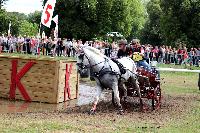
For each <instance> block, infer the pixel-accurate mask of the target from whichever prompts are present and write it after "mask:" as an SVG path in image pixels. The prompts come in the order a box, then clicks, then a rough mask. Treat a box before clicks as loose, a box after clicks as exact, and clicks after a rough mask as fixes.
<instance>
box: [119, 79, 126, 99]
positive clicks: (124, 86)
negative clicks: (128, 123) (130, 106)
mask: <svg viewBox="0 0 200 133" xmlns="http://www.w3.org/2000/svg"><path fill="white" fill-rule="evenodd" d="M119 88H120V89H122V90H123V92H124V101H125V102H127V88H126V85H125V84H124V83H123V82H122V81H121V82H119Z"/></svg>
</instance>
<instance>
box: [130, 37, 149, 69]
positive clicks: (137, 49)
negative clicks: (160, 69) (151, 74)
mask: <svg viewBox="0 0 200 133" xmlns="http://www.w3.org/2000/svg"><path fill="white" fill-rule="evenodd" d="M131 47H132V51H133V55H132V59H133V60H134V61H135V62H136V63H137V66H138V67H144V69H146V70H147V71H151V67H150V65H149V64H148V63H147V62H146V60H145V58H144V47H142V46H141V45H140V41H139V40H138V39H133V40H132V42H131Z"/></svg>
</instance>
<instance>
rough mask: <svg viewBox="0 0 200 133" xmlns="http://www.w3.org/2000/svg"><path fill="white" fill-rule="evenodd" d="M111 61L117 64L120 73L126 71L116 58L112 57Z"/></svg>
mask: <svg viewBox="0 0 200 133" xmlns="http://www.w3.org/2000/svg"><path fill="white" fill-rule="evenodd" d="M112 61H113V62H114V63H116V64H117V66H118V67H119V70H120V73H121V74H125V73H126V69H125V68H124V66H123V65H122V64H121V63H120V62H119V61H118V60H116V59H112Z"/></svg>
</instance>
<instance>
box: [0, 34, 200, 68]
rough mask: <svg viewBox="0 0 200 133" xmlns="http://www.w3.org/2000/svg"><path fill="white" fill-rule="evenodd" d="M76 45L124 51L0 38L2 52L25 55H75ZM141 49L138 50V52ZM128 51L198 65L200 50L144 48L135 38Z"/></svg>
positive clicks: (107, 49) (101, 44)
mask: <svg viewBox="0 0 200 133" xmlns="http://www.w3.org/2000/svg"><path fill="white" fill-rule="evenodd" d="M73 45H78V46H83V45H84V46H92V47H95V48H97V49H100V50H101V51H102V52H103V53H104V54H105V55H106V56H108V57H111V58H117V53H118V50H119V49H122V48H121V46H120V45H118V43H116V42H113V43H108V42H104V41H84V42H83V41H82V40H74V39H73V40H70V39H68V38H63V39H61V38H58V39H54V40H52V39H51V38H47V37H46V38H44V39H39V38H36V37H26V36H24V37H15V36H4V35H2V36H0V53H2V52H7V53H24V54H33V55H38V54H39V55H46V56H66V57H71V56H73V57H74V56H75V52H76V51H75V49H74V48H73ZM138 49H139V51H138ZM125 50H126V52H127V54H128V55H130V56H131V55H132V54H133V53H134V52H140V53H141V54H143V55H144V59H145V60H146V61H147V62H150V61H157V62H158V63H165V64H171V63H174V64H180V65H181V64H190V65H193V66H199V61H200V47H199V48H190V49H188V48H187V47H185V46H181V45H180V46H179V47H177V48H175V47H174V48H172V47H171V46H167V45H162V46H154V45H150V44H145V45H141V44H140V43H139V40H137V39H135V41H132V42H131V43H130V44H127V45H126V49H125Z"/></svg>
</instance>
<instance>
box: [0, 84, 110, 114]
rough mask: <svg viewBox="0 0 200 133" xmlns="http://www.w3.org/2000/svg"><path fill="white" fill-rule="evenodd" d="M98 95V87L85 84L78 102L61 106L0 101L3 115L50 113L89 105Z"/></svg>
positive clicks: (82, 86)
mask: <svg viewBox="0 0 200 133" xmlns="http://www.w3.org/2000/svg"><path fill="white" fill-rule="evenodd" d="M106 93H108V92H104V93H103V94H102V96H101V98H100V99H101V100H106V99H107V98H106V97H105V95H106ZM95 94H96V87H95V86H90V85H87V84H84V83H80V87H79V97H78V99H77V100H71V101H68V102H66V103H60V104H46V103H37V102H31V103H26V102H23V101H9V100H6V99H0V114H2V113H22V112H48V111H56V110H60V111H62V110H65V109H66V108H70V107H75V106H81V105H87V104H90V103H92V102H93V101H94V98H95Z"/></svg>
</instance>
